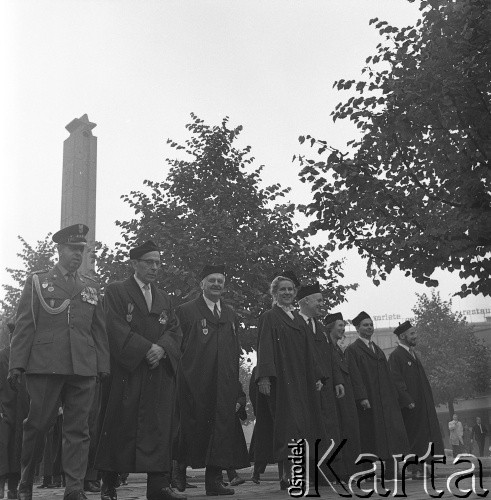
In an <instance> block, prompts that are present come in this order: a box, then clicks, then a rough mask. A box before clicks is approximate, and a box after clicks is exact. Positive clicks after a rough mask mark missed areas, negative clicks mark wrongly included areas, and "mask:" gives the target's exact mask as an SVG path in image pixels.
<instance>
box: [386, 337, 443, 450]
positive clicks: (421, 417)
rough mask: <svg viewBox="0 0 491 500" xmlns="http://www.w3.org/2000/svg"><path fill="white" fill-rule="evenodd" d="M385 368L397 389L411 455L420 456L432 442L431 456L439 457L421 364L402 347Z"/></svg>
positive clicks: (437, 432)
mask: <svg viewBox="0 0 491 500" xmlns="http://www.w3.org/2000/svg"><path fill="white" fill-rule="evenodd" d="M389 366H390V370H391V373H392V377H393V379H394V383H395V384H396V386H397V388H398V390H399V404H400V406H401V411H402V417H403V419H404V425H405V426H406V432H407V437H408V440H409V447H410V451H411V453H415V454H416V455H418V456H420V457H421V456H423V455H424V454H425V453H426V451H427V450H428V444H429V443H430V442H432V443H434V444H435V453H436V454H443V452H444V449H443V441H442V436H441V433H440V427H439V423H438V418H437V416H436V411H435V402H434V401H433V394H432V392H431V387H430V383H429V382H428V378H427V377H426V373H425V370H424V368H423V365H422V364H421V361H420V360H419V359H417V357H416V358H414V357H413V356H412V355H411V354H410V353H409V352H408V351H407V349H404V347H401V346H397V347H396V348H395V350H394V351H393V352H392V353H391V354H390V356H389ZM411 403H414V404H415V407H414V409H412V410H410V409H409V408H408V406H409V405H410V404H411Z"/></svg>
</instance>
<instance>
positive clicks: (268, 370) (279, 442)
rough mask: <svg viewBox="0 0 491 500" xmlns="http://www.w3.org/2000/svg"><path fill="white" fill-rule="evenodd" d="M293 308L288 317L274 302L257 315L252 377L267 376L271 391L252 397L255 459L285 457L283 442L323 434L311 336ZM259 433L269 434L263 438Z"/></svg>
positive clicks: (322, 436) (320, 377) (320, 436)
mask: <svg viewBox="0 0 491 500" xmlns="http://www.w3.org/2000/svg"><path fill="white" fill-rule="evenodd" d="M303 321H304V320H303V319H302V318H300V316H299V315H298V313H296V312H295V313H294V319H291V318H290V317H289V316H288V314H286V313H285V312H284V311H283V310H282V309H281V308H280V307H278V306H273V308H272V309H270V310H269V311H266V312H265V313H264V314H263V315H262V316H261V318H260V319H259V325H258V338H259V345H258V352H257V371H256V381H259V379H260V378H262V377H269V379H270V381H271V394H270V396H269V397H268V398H267V399H266V403H268V404H264V401H265V400H264V399H263V398H261V399H259V398H258V399H257V401H256V402H257V403H258V405H257V413H256V428H257V439H256V440H255V459H256V460H262V461H265V460H266V461H269V457H271V455H272V456H273V457H274V460H275V461H276V462H280V461H283V460H286V459H287V458H288V455H289V448H288V443H289V442H290V441H291V440H292V439H295V440H298V439H307V440H309V442H313V441H314V440H315V438H316V437H319V438H321V439H323V440H326V439H327V438H326V436H325V434H323V432H322V430H323V426H322V424H321V423H320V421H319V418H320V416H321V408H320V399H319V395H318V393H317V392H316V389H315V383H316V381H317V380H320V379H322V378H323V376H322V372H321V371H320V369H319V367H318V366H317V363H316V361H315V355H314V348H313V342H312V339H311V338H310V337H309V335H307V332H306V329H305V328H304V326H303V325H302V323H301V322H303ZM263 436H272V440H273V443H272V445H273V450H271V438H270V439H262V437H263Z"/></svg>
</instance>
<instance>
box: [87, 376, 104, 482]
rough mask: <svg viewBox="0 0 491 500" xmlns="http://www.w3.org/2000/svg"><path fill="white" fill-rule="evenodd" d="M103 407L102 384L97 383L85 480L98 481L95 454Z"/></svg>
mask: <svg viewBox="0 0 491 500" xmlns="http://www.w3.org/2000/svg"><path fill="white" fill-rule="evenodd" d="M100 407H101V384H96V385H95V389H94V399H93V402H92V406H91V408H90V412H89V435H90V446H89V457H88V461H87V472H86V474H85V481H97V470H96V469H94V461H95V455H96V451H97V444H98V441H99V411H100Z"/></svg>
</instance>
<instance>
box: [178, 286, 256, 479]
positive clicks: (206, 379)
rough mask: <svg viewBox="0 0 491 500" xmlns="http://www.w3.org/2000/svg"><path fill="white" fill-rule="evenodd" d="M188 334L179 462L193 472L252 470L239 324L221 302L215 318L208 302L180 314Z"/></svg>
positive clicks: (190, 305) (188, 306)
mask: <svg viewBox="0 0 491 500" xmlns="http://www.w3.org/2000/svg"><path fill="white" fill-rule="evenodd" d="M177 315H178V317H179V320H180V322H181V327H182V332H183V343H182V356H181V359H180V362H179V368H178V375H177V386H178V394H179V413H180V432H179V445H178V448H179V450H178V459H179V461H182V462H185V463H186V465H189V466H191V467H192V468H202V467H205V466H206V465H210V466H218V467H221V468H223V469H228V468H235V469H242V468H244V467H249V466H250V462H249V459H248V456H247V445H246V442H245V437H244V433H243V431H242V426H241V425H240V422H239V420H238V417H237V415H236V412H235V406H236V403H237V402H240V398H241V396H242V395H243V391H242V386H241V384H240V381H239V356H240V345H239V339H238V319H237V316H236V314H235V312H234V311H233V310H232V308H231V307H229V306H227V305H226V304H224V303H223V301H221V316H220V318H219V319H217V318H215V316H214V315H213V313H212V312H211V310H210V309H209V308H208V306H207V305H206V302H205V300H204V298H203V296H199V297H198V298H197V299H195V300H192V301H190V302H187V303H185V304H182V305H181V306H179V308H178V309H177Z"/></svg>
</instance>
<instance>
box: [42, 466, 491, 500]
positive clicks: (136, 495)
mask: <svg viewBox="0 0 491 500" xmlns="http://www.w3.org/2000/svg"><path fill="white" fill-rule="evenodd" d="M483 465H484V469H485V473H486V474H487V476H486V477H483V480H482V485H483V487H484V488H485V489H488V490H491V478H490V477H489V470H490V469H489V467H490V466H491V460H490V459H487V460H486V459H485V461H484V462H483ZM468 468H469V466H468V465H465V466H462V467H460V470H466V469H468ZM457 470H459V468H458V467H455V466H442V465H440V466H437V474H438V475H439V476H440V477H439V478H437V479H435V486H436V488H437V489H442V490H444V495H443V497H442V498H444V499H447V498H455V495H453V494H452V493H451V492H449V491H448V489H447V478H448V477H449V476H450V475H451V474H452V473H453V472H456V471H457ZM188 474H189V475H190V476H191V479H190V480H189V482H190V483H192V484H195V485H196V486H197V488H194V489H188V490H186V495H187V496H188V498H189V499H192V500H200V499H205V498H210V497H207V496H206V494H205V487H204V470H189V469H188ZM240 474H241V475H242V476H243V477H244V478H250V476H251V469H244V470H242V471H240ZM128 482H129V484H128V486H122V487H121V488H119V489H118V498H119V499H122V500H123V499H124V500H145V498H146V497H145V475H144V474H130V476H129V478H128ZM477 486H479V481H477ZM459 487H460V489H461V490H464V488H469V487H471V482H470V479H466V480H463V481H462V482H461V484H459ZM386 488H388V489H390V490H393V489H394V483H393V482H387V483H386ZM405 491H406V494H407V496H408V497H409V498H411V499H412V500H419V499H425V500H427V499H428V498H430V496H429V495H428V494H427V493H426V492H425V489H424V483H423V481H412V480H408V481H406V489H405ZM319 493H320V496H321V497H322V498H330V499H336V498H339V499H342V498H343V497H341V496H340V495H338V494H337V493H336V492H334V491H333V490H332V489H330V488H329V487H320V488H319ZM398 493H399V495H400V494H401V493H402V492H401V483H400V482H398ZM87 496H88V498H89V500H97V499H99V498H100V496H99V494H98V493H88V494H87ZM393 496H394V491H392V492H391V494H390V495H389V497H388V498H391V497H393ZM487 496H488V498H490V497H491V495H490V494H488V495H487ZM34 498H35V499H43V500H48V499H53V500H61V498H63V490H62V489H55V490H44V489H36V488H35V491H34ZM229 498H235V499H241V500H242V499H244V500H245V499H254V500H265V499H269V498H272V499H278V500H282V499H287V498H289V496H288V493H287V492H286V491H281V490H280V489H279V483H278V481H277V472H276V467H275V466H268V468H267V470H266V473H265V474H263V476H262V478H261V484H259V485H256V484H254V483H253V482H252V481H250V480H248V481H246V482H245V483H244V484H242V485H240V486H237V487H236V488H235V495H234V496H233V497H229ZM354 498H356V496H355V497H354ZM372 498H382V497H381V496H380V495H377V493H375V494H374V495H373V496H372ZM468 498H483V496H482V494H481V495H480V496H478V495H476V494H471V495H470V496H469V497H468Z"/></svg>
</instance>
